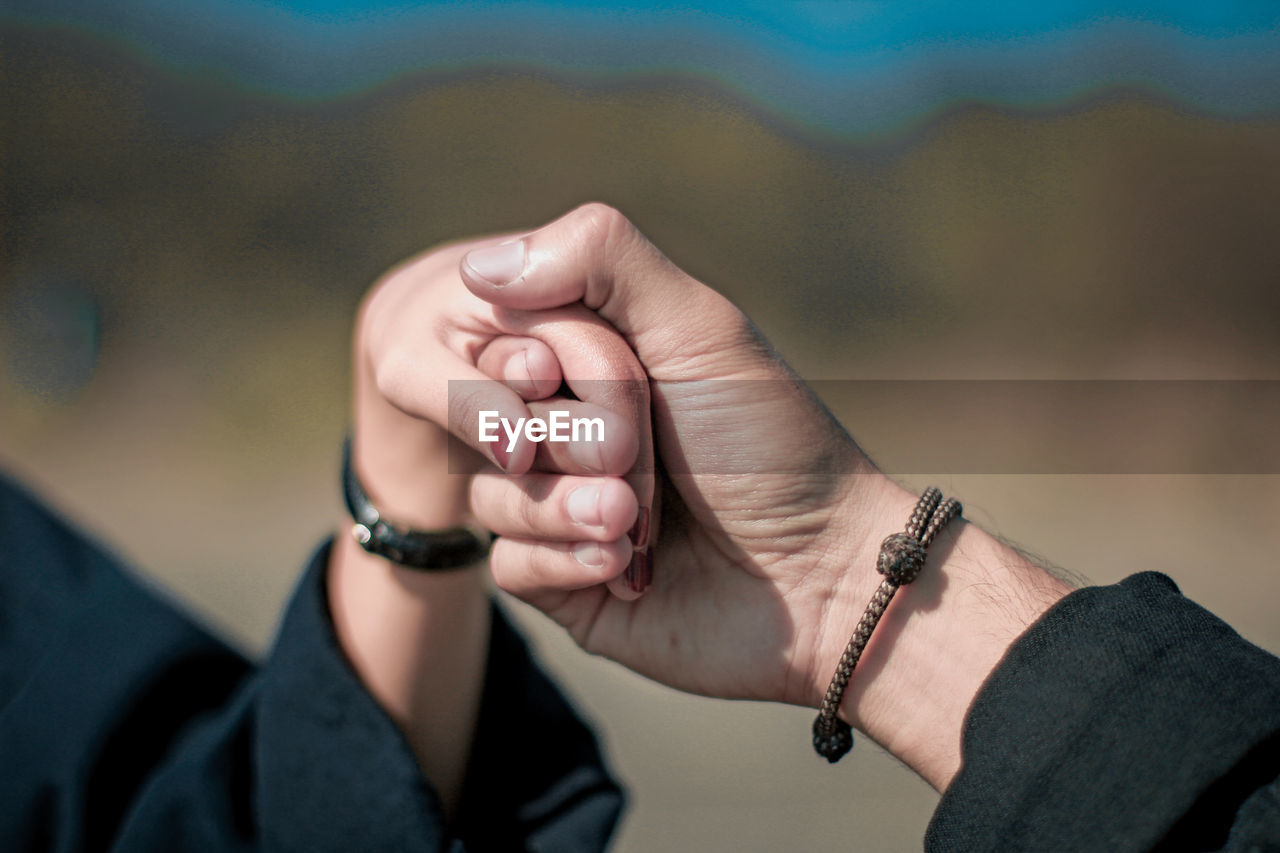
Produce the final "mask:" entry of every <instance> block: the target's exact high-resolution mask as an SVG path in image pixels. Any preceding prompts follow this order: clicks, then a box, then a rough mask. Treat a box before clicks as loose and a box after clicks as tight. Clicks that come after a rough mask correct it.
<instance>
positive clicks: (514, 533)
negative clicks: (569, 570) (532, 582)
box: [471, 470, 638, 542]
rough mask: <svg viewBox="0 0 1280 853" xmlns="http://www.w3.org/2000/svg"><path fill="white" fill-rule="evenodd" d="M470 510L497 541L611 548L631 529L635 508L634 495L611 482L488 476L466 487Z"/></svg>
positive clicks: (548, 476)
mask: <svg viewBox="0 0 1280 853" xmlns="http://www.w3.org/2000/svg"><path fill="white" fill-rule="evenodd" d="M471 510H472V512H473V513H474V514H475V516H476V519H477V520H479V521H480V523H481V524H483V525H484V526H485V527H487V528H489V529H490V530H492V531H493V532H494V533H497V534H498V535H500V536H505V537H515V538H517V539H537V540H547V541H558V542H578V541H595V542H612V541H614V540H616V539H620V538H622V537H624V536H627V534H628V532H629V531H630V530H631V529H632V526H633V525H634V523H635V520H636V517H637V511H638V504H637V502H636V496H635V492H633V491H632V490H631V488H630V487H629V486H628V485H627V484H626V483H625V482H623V481H622V480H620V479H618V478H616V477H578V476H571V475H563V474H540V473H531V474H525V475H524V476H521V477H504V476H502V475H500V474H498V473H497V472H494V471H492V470H490V471H485V472H481V473H479V474H477V475H476V476H475V478H474V479H473V480H472V481H471Z"/></svg>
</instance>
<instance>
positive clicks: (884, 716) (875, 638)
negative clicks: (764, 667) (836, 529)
mask: <svg viewBox="0 0 1280 853" xmlns="http://www.w3.org/2000/svg"><path fill="white" fill-rule="evenodd" d="M872 500H877V501H879V505H878V506H877V507H876V508H871V507H870V505H869V502H870V501H872ZM915 500H916V497H915V496H914V495H913V494H911V493H910V492H908V491H906V490H905V489H903V488H901V487H900V486H898V485H897V484H895V483H892V482H891V481H888V480H887V478H886V479H885V481H884V482H883V483H881V484H879V488H876V489H869V490H867V491H866V493H865V496H860V498H859V501H858V503H857V504H855V505H854V511H857V512H861V513H862V515H861V516H860V517H861V518H863V519H868V518H869V519H872V520H871V521H863V522H861V523H860V524H857V525H855V526H849V527H846V528H845V529H846V530H863V531H865V532H864V533H861V534H857V535H856V536H855V539H856V540H857V545H856V548H854V549H853V551H852V554H851V557H850V559H851V560H852V561H853V562H852V563H850V564H849V565H848V570H847V571H846V572H845V576H844V577H843V578H842V579H841V583H840V584H839V591H838V593H837V595H836V598H835V600H834V601H833V602H832V606H831V608H830V609H829V611H828V616H827V623H828V624H827V626H825V628H824V631H823V637H824V642H823V644H822V649H823V651H822V657H823V659H824V661H825V666H821V667H819V669H818V673H819V674H818V680H817V681H816V682H815V691H816V695H817V696H819V697H820V696H821V694H822V691H824V690H825V688H826V685H827V683H828V682H829V680H830V678H831V675H832V671H833V670H834V668H835V665H836V662H837V661H838V660H839V658H840V655H841V653H842V652H843V649H844V646H845V644H847V643H848V640H849V635H850V633H851V632H852V630H853V627H854V625H855V624H856V623H857V621H858V619H859V617H860V616H861V614H862V611H863V609H864V608H865V607H866V604H867V602H868V600H869V599H870V597H871V595H872V593H873V592H874V591H875V589H876V588H877V587H878V586H879V584H880V581H881V577H880V575H879V574H878V573H877V572H876V569H875V563H876V556H877V554H878V552H879V548H880V543H881V541H883V539H884V537H885V536H887V535H889V534H891V533H897V532H900V531H901V530H902V529H903V526H904V524H905V522H906V521H907V518H908V517H909V515H910V513H911V511H912V508H913V507H914V504H915ZM855 517H858V516H855ZM1067 592H1069V588H1068V587H1067V586H1066V585H1065V584H1063V583H1062V582H1060V581H1058V580H1057V579H1056V578H1054V577H1052V576H1051V575H1049V574H1048V573H1047V572H1045V571H1044V570H1043V569H1041V568H1040V567H1039V566H1037V565H1035V564H1034V563H1032V562H1031V561H1030V560H1029V559H1027V558H1026V556H1025V555H1023V554H1021V553H1020V552H1018V551H1017V550H1015V549H1013V548H1011V547H1009V546H1007V545H1005V544H1003V543H1001V542H999V541H998V540H997V539H995V538H994V537H992V536H991V535H990V534H988V533H986V531H984V530H982V529H981V528H979V527H978V526H976V525H974V524H970V523H966V522H964V521H963V519H956V520H955V521H953V522H952V524H951V525H949V526H948V527H947V528H945V529H944V530H943V532H942V533H941V534H940V535H939V536H938V538H937V539H936V540H935V541H934V543H933V544H932V546H931V547H930V548H929V550H928V556H927V559H926V563H925V567H924V570H923V571H922V572H921V573H920V576H919V578H918V579H917V580H916V581H915V582H914V583H911V584H909V585H907V586H904V587H902V588H901V589H900V590H899V591H898V594H897V595H896V596H895V597H894V599H893V601H892V602H891V603H890V604H889V606H888V608H887V609H886V610H885V613H884V616H883V618H882V619H881V621H880V624H879V626H878V627H877V628H876V630H875V631H874V632H873V634H872V635H871V639H870V641H869V642H868V644H867V647H866V650H865V652H864V653H863V655H862V659H861V660H860V661H859V663H858V666H857V668H856V669H855V670H854V673H853V677H852V680H851V681H850V683H849V688H848V691H847V692H846V694H845V697H844V701H843V703H842V705H841V708H840V716H841V717H842V718H843V719H844V720H845V721H846V722H848V723H849V724H850V725H852V726H853V727H854V728H857V729H859V730H860V731H862V732H863V733H864V734H866V735H867V736H868V737H870V738H871V739H873V740H875V741H876V742H877V743H879V744H881V745H882V746H884V747H885V748H886V749H888V750H889V751H890V752H891V753H893V754H894V755H895V756H896V757H898V758H899V759H900V760H902V761H903V762H905V763H906V764H907V765H908V766H910V767H911V768H912V769H913V770H915V771H916V772H917V773H919V774H920V775H921V776H923V777H924V778H925V779H926V780H927V781H929V782H930V783H931V784H933V785H934V786H935V787H936V788H938V789H939V790H942V789H944V788H945V787H946V785H947V784H948V783H949V782H950V779H951V778H952V776H954V774H955V772H956V771H957V770H958V769H959V764H960V739H961V729H962V726H963V723H964V718H965V715H966V714H967V712H968V709H969V706H970V705H971V704H972V702H973V699H974V698H975V696H976V695H977V692H978V690H979V689H980V688H981V686H982V684H983V682H984V681H985V680H986V678H987V676H988V675H990V673H991V671H992V670H993V669H994V668H995V666H996V665H997V664H998V663H999V661H1000V659H1001V658H1002V657H1003V655H1004V653H1005V651H1006V650H1007V649H1008V647H1009V646H1010V645H1011V644H1012V643H1013V641H1014V640H1016V639H1017V637H1018V636H1019V635H1020V634H1021V633H1022V632H1023V631H1024V630H1026V628H1027V627H1028V626H1030V625H1031V624H1032V623H1033V622H1034V621H1035V620H1036V619H1038V618H1039V617H1040V616H1041V615H1043V613H1044V612H1045V611H1046V610H1047V609H1048V608H1049V607H1051V606H1052V605H1053V604H1054V603H1055V602H1056V601H1058V599H1060V598H1061V597H1062V596H1063V595H1065V594H1066V593H1067Z"/></svg>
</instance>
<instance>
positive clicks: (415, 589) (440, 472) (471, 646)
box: [328, 381, 490, 814]
mask: <svg viewBox="0 0 1280 853" xmlns="http://www.w3.org/2000/svg"><path fill="white" fill-rule="evenodd" d="M357 385H358V391H357V401H358V402H357V405H358V406H359V405H364V408H363V409H361V410H360V411H359V412H358V414H357V424H358V427H357V431H356V436H355V447H354V451H353V460H354V464H355V466H356V470H357V473H358V474H359V476H360V477H361V480H362V482H363V483H364V485H365V487H366V489H367V490H368V491H369V493H370V497H371V499H372V500H373V502H374V504H375V506H378V507H379V509H380V510H381V511H382V512H383V513H385V515H386V517H387V518H390V519H393V520H395V521H396V522H397V523H398V524H401V525H404V526H410V527H416V528H421V529H434V528H443V527H450V526H453V525H456V524H459V523H460V522H462V521H463V520H464V519H465V517H466V497H465V495H466V488H467V482H466V479H467V478H465V477H464V476H461V475H455V474H450V473H449V471H448V453H447V450H446V448H447V442H448V440H449V439H448V437H447V434H445V433H444V432H443V430H439V429H438V428H436V427H434V426H432V425H430V424H424V423H422V422H421V421H417V420H416V419H410V418H408V416H406V415H403V414H402V413H400V412H398V411H395V410H392V409H390V407H385V406H382V407H379V406H377V405H375V404H374V403H373V401H368V400H364V401H362V400H361V398H360V394H361V393H362V392H364V391H365V390H366V389H367V386H368V383H367V382H363V381H359V382H358V383H357ZM328 591H329V600H330V608H331V611H332V614H333V620H334V626H335V629H336V631H337V634H338V638H339V640H340V642H341V643H342V647H343V650H344V651H345V652H346V654H347V657H348V658H349V659H350V661H351V664H352V666H353V667H354V668H355V670H356V672H357V673H358V674H359V676H360V678H361V680H362V681H363V682H364V684H365V686H366V687H367V688H368V689H369V691H370V693H371V694H372V695H373V696H374V697H375V698H376V699H377V700H378V702H379V703H380V704H381V705H382V706H383V708H384V709H386V711H387V713H388V714H389V715H390V716H391V717H392V719H393V720H395V722H396V724H397V725H398V726H399V727H400V729H401V731H402V732H403V733H404V735H405V737H406V739H407V740H408V742H409V745H410V746H411V748H412V749H413V752H414V755H415V756H416V758H417V760H418V764H419V766H420V767H421V768H422V770H423V772H424V773H425V775H426V776H427V778H428V779H430V781H431V782H432V784H433V785H434V786H435V788H436V789H437V791H438V792H439V794H440V797H441V799H442V801H443V805H444V808H445V811H446V813H447V814H452V813H453V812H454V811H455V810H456V806H457V802H458V798H459V795H460V792H461V789H462V783H463V776H464V774H465V770H466V766H467V759H468V756H469V754H470V746H471V740H472V735H473V731H474V727H475V720H476V716H477V713H478V710H479V706H480V695H481V690H482V687H483V684H484V675H485V661H486V659H487V654H488V637H489V627H490V625H489V622H490V609H489V608H490V605H489V600H488V593H487V589H486V585H485V576H484V574H483V573H482V572H481V571H479V570H477V569H476V568H468V569H462V570H457V571H448V572H440V573H429V572H420V571H415V570H412V569H406V568H403V567H400V566H397V565H395V564H393V563H390V562H388V561H387V560H384V559H382V558H381V557H376V556H373V555H370V554H367V553H365V551H364V550H363V549H361V548H360V547H359V546H358V545H357V544H356V543H355V541H354V540H353V539H352V537H351V536H350V533H349V523H348V524H346V525H344V526H343V528H342V529H341V530H340V533H339V536H338V544H337V545H336V546H335V548H334V552H333V558H332V563H331V565H330V567H329V581H328Z"/></svg>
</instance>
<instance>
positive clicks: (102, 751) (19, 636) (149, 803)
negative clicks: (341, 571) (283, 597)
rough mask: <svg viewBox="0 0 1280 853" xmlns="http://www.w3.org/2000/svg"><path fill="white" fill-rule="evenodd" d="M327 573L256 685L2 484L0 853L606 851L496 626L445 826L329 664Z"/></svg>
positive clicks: (577, 745) (610, 813) (591, 784)
mask: <svg viewBox="0 0 1280 853" xmlns="http://www.w3.org/2000/svg"><path fill="white" fill-rule="evenodd" d="M327 563H328V548H327V547H325V548H322V549H321V550H320V551H319V552H318V553H317V554H316V555H315V557H314V558H313V559H312V561H311V564H310V566H309V567H308V568H307V570H306V572H305V574H304V576H303V579H302V581H301V583H300V584H299V586H298V589H297V591H296V593H295V595H294V597H293V600H292V601H291V602H290V604H289V606H288V609H287V611H286V614H285V618H284V620H283V622H282V625H281V629H280V633H279V635H278V637H277V639H276V642H275V645H274V648H273V650H272V652H271V654H270V656H269V658H268V660H267V661H266V663H265V664H263V665H262V667H261V668H259V669H257V670H254V669H253V668H252V667H251V666H250V664H249V663H248V662H246V661H245V660H244V659H243V658H242V657H241V656H239V655H237V654H236V653H235V652H233V651H232V650H230V649H229V648H227V647H226V646H225V645H224V644H222V643H220V642H219V641H218V640H216V639H214V638H213V637H212V636H210V635H209V634H208V633H206V632H204V631H202V630H201V629H199V628H197V627H195V626H194V625H193V624H192V623H191V622H190V621H189V620H188V619H186V618H184V617H183V616H181V615H180V614H179V613H178V612H177V611H176V610H175V609H174V608H172V607H171V606H169V605H167V604H166V603H164V602H163V601H162V600H161V599H160V598H159V597H157V596H156V595H154V594H153V593H150V592H148V591H146V590H144V589H143V588H141V587H140V586H139V585H138V584H137V583H136V582H135V581H133V580H131V579H129V578H128V577H127V576H126V574H125V573H124V572H123V571H122V570H121V569H120V568H119V567H118V566H117V565H116V564H115V563H114V562H113V561H112V560H111V559H110V558H108V557H107V556H105V555H104V554H103V553H102V552H101V551H100V550H99V549H97V548H95V547H94V546H92V545H91V544H89V543H87V542H86V541H85V540H84V539H83V538H81V537H80V536H78V535H77V534H76V533H75V532H74V531H72V530H70V529H69V528H67V527H66V525H64V524H63V523H62V522H60V521H59V520H58V519H56V518H55V517H54V516H52V515H51V514H50V513H48V512H47V511H46V510H44V509H42V508H40V507H39V506H38V505H36V504H35V503H34V502H33V501H32V500H31V499H30V498H28V497H27V496H25V495H23V494H22V493H21V492H20V491H19V490H17V489H16V488H14V487H13V486H12V485H11V484H8V483H7V482H6V481H4V480H3V478H0V768H3V772H0V849H5V850H68V851H70V850H76V851H81V850H83V851H92V850H114V851H144V850H145V851H160V850H164V851H181V850H198V851H202V852H203V851H232V850H299V851H301V850H306V851H330V850H331V851H350V850H370V851H376V850H395V851H419V850H421V851H437V850H451V851H459V850H466V849H471V850H488V849H503V850H523V849H527V850H597V849H601V848H603V846H604V845H605V844H606V843H607V841H608V838H609V835H610V833H611V832H612V829H613V826H614V824H615V823H616V820H617V817H618V814H619V811H620V808H621V793H620V791H619V790H618V788H617V786H616V785H615V784H614V783H613V782H612V780H611V779H610V778H609V776H608V774H607V772H606V770H605V768H604V765H603V761H602V759H601V756H600V753H599V750H598V749H597V746H596V742H595V739H594V737H593V736H592V734H591V732H590V731H589V730H588V729H587V728H586V727H585V726H584V725H583V724H582V722H581V721H580V720H579V719H578V718H577V717H576V716H575V715H574V713H573V711H572V709H571V708H570V707H569V705H568V704H567V703H566V702H565V701H564V699H563V698H562V697H561V696H560V694H559V693H558V691H557V690H556V689H555V687H554V686H553V685H552V684H551V683H550V682H549V681H548V680H547V679H546V678H545V676H543V675H542V674H541V673H540V672H539V671H538V669H537V667H536V666H535V665H534V663H533V661H532V660H531V659H530V657H529V655H528V653H527V651H526V650H525V647H524V644H523V642H522V641H521V640H520V639H519V637H518V636H517V635H516V634H515V633H514V631H512V629H511V628H510V627H509V626H508V625H507V623H506V622H505V621H504V620H503V619H502V618H501V616H500V614H499V616H498V618H496V619H495V623H494V632H493V636H492V640H491V652H490V659H489V663H488V673H487V675H486V683H485V688H484V699H483V708H482V712H481V720H480V726H479V731H478V734H477V745H476V748H475V750H474V754H473V757H472V761H471V765H470V766H469V768H468V775H467V781H466V785H465V792H464V799H463V806H462V808H463V813H462V815H461V816H460V818H459V820H458V821H457V823H456V826H455V827H454V829H453V830H452V831H451V830H450V829H449V828H447V827H446V826H445V822H444V820H443V817H442V815H441V813H440V809H439V803H438V800H437V798H436V795H435V792H434V791H433V790H432V788H431V786H430V785H429V784H428V783H427V781H426V779H425V778H424V777H423V776H422V774H421V773H420V772H419V771H418V768H417V765H416V763H415V761H414V758H413V755H412V754H411V752H410V750H409V748H408V746H407V744H406V743H405V741H404V739H403V737H402V736H401V735H400V732H399V730H398V729H396V727H395V726H394V724H393V723H392V722H391V720H390V719H389V718H388V717H387V716H386V714H385V713H383V711H382V709H381V708H380V707H379V706H378V705H377V703H376V702H375V701H374V700H373V699H372V697H371V696H370V695H369V694H368V693H367V692H366V691H365V690H364V689H363V686H362V685H361V683H360V682H359V680H358V679H357V677H356V676H355V674H354V672H353V670H352V669H351V667H350V666H349V665H348V663H347V661H346V659H345V658H344V656H343V654H342V652H341V649H340V648H339V646H338V643H337V640H336V638H335V635H334V633H333V629H332V623H331V622H330V620H329V614H328V604H327V600H326V598H325V584H324V576H325V569H326V566H327Z"/></svg>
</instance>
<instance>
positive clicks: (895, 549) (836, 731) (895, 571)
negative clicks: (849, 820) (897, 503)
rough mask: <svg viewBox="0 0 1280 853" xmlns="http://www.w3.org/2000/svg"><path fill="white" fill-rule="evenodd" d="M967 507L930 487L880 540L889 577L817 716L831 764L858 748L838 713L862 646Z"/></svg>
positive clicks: (818, 742) (821, 748)
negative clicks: (899, 526) (901, 526)
mask: <svg viewBox="0 0 1280 853" xmlns="http://www.w3.org/2000/svg"><path fill="white" fill-rule="evenodd" d="M962 510H963V507H961V506H960V502H959V501H958V500H956V499H955V498H947V499H946V500H945V501H943V500H942V492H941V491H939V490H938V488H937V487H936V486H930V487H929V488H927V489H925V492H924V494H923V495H921V496H920V501H919V503H917V504H916V508H915V510H914V511H912V513H911V519H910V520H909V521H908V522H907V529H906V530H905V531H904V532H902V533H892V534H890V535H889V536H887V537H886V538H885V540H884V542H883V543H881V545H880V556H879V557H877V558H876V571H878V572H879V573H880V574H882V575H884V580H882V581H881V582H880V586H879V587H878V588H877V589H876V591H875V593H873V594H872V596H871V601H870V602H869V603H868V604H867V609H866V610H864V611H863V612H862V618H861V619H859V620H858V625H857V627H855V628H854V629H853V636H851V637H850V638H849V645H847V646H845V649H844V654H843V655H841V656H840V663H839V664H838V665H837V666H836V674H835V675H834V676H832V678H831V684H830V686H828V687H827V695H826V696H824V697H822V706H821V708H820V709H819V710H818V717H817V719H815V720H814V721H813V748H814V749H815V750H817V753H818V755H821V756H822V757H823V758H825V759H827V761H829V762H831V763H832V764H835V763H836V762H837V761H839V760H840V759H841V758H843V757H844V755H845V753H847V752H848V751H849V750H851V749H853V729H852V728H850V726H849V724H848V723H846V722H845V721H844V720H842V719H840V718H839V717H837V716H836V712H837V711H838V710H840V703H841V702H842V701H843V700H844V691H845V689H846V688H847V687H848V686H849V678H850V677H851V676H852V675H853V668H854V667H855V666H857V665H858V659H859V658H861V657H862V651H863V649H865V648H866V647H867V641H868V640H870V639H871V632H872V631H874V630H875V629H876V625H878V624H879V623H880V617H881V616H883V615H884V611H885V609H886V608H887V607H888V606H889V602H890V601H892V600H893V596H894V594H895V593H896V592H897V591H898V587H900V586H902V585H903V584H909V583H911V582H912V581H913V580H915V579H916V577H917V576H918V575H919V574H920V570H921V569H923V568H924V559H925V549H927V548H928V547H929V543H931V542H933V540H934V537H936V536H937V535H938V533H939V532H940V531H941V530H942V528H943V527H946V525H947V522H949V521H951V519H953V518H955V517H956V516H958V515H959V514H960V513H961V512H962Z"/></svg>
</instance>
